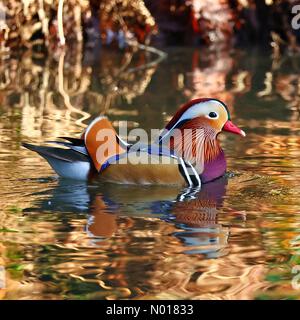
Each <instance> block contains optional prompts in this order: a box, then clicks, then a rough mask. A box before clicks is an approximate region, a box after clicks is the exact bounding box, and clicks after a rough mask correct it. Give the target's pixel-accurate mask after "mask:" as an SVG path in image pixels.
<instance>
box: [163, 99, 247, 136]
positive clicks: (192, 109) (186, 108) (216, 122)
mask: <svg viewBox="0 0 300 320" xmlns="http://www.w3.org/2000/svg"><path fill="white" fill-rule="evenodd" d="M188 128H191V129H197V128H204V129H207V130H206V132H208V133H209V134H210V135H212V136H214V137H216V136H217V135H218V134H219V133H220V132H222V131H228V132H231V133H235V134H238V135H241V136H243V137H245V136H246V134H245V132H244V131H243V130H241V129H240V128H238V127H237V126H236V125H235V124H233V122H232V121H231V119H230V114H229V110H228V108H227V106H226V105H225V103H223V102H222V101H220V100H217V99H212V98H200V99H194V100H191V101H189V102H188V103H186V104H185V105H183V106H182V107H181V108H180V109H179V110H178V111H177V112H176V114H175V115H174V116H173V118H172V119H171V121H170V122H169V123H168V124H167V126H166V129H167V130H168V131H171V130H173V129H188Z"/></svg>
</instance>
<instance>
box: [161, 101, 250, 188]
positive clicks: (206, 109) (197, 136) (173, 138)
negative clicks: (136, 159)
mask: <svg viewBox="0 0 300 320" xmlns="http://www.w3.org/2000/svg"><path fill="white" fill-rule="evenodd" d="M223 131H228V132H231V133H235V134H238V135H241V136H243V137H244V136H245V135H246V134H245V132H244V131H243V130H241V129H240V128H238V127H237V126H236V125H235V124H233V123H232V121H231V119H230V114H229V111H228V108H227V106H226V105H225V103H223V102H222V101H220V100H217V99H211V98H202V99H195V100H191V101H190V102H188V103H186V104H185V105H183V106H182V107H181V108H180V109H179V110H178V111H177V112H176V114H175V115H174V116H173V118H172V119H171V121H170V122H169V123H168V124H167V126H166V128H165V130H164V131H163V132H162V134H161V136H160V140H159V141H160V142H161V143H166V144H168V146H169V147H170V148H171V149H172V150H173V151H174V152H175V153H176V154H177V155H179V156H181V157H182V158H183V159H184V160H185V161H186V162H189V163H191V164H193V165H194V166H195V168H196V170H197V172H198V173H199V174H200V175H201V179H202V181H204V182H206V181H211V180H213V179H215V178H217V177H220V176H222V175H223V174H224V173H225V171H226V160H225V156H224V153H223V151H222V149H221V147H220V145H219V143H218V140H217V136H218V134H219V133H221V132H223Z"/></svg>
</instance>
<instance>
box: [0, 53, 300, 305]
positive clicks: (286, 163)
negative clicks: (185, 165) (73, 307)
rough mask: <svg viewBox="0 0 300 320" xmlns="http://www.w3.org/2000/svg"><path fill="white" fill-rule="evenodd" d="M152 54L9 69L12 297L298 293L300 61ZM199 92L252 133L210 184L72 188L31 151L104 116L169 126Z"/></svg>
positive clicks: (42, 60)
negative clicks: (27, 145) (30, 144)
mask: <svg viewBox="0 0 300 320" xmlns="http://www.w3.org/2000/svg"><path fill="white" fill-rule="evenodd" d="M153 59H154V60H155V57H154V56H153V55H152V54H149V53H146V52H141V51H138V52H131V51H126V52H122V53H121V52H114V51H111V50H110V51H107V50H106V49H103V48H95V49H93V51H87V50H85V51H82V50H78V51H77V54H76V55H74V56H73V55H71V53H68V52H58V53H57V54H55V55H53V56H49V57H44V56H42V55H41V54H37V53H35V54H33V55H32V53H31V52H24V53H23V55H22V57H21V58H20V57H19V56H18V57H17V56H15V57H11V59H10V60H3V61H1V65H0V70H1V72H0V102H1V107H0V128H1V131H0V183H1V191H0V194H1V197H0V199H1V200H0V205H1V212H0V267H1V266H2V267H4V268H0V282H1V280H2V279H3V278H4V275H5V280H6V281H5V282H6V288H3V289H1V288H0V298H3V299H14V298H34V299H39V298H42V299H46V298H51V299H59V298H80V299H90V298H93V299H121V298H125V299H127V298H137V299H142V298H155V299H158V298H194V299H234V298H241V299H254V298H256V299H266V298H285V299H287V298H289V299H295V298H298V299H299V297H300V291H299V290H297V288H296V287H295V286H294V287H293V286H292V280H293V278H294V277H295V275H296V274H295V273H294V274H293V273H292V270H293V267H295V266H297V265H300V258H299V257H300V252H299V232H300V209H299V208H300V202H299V190H300V189H299V183H298V181H299V178H300V167H299V155H300V151H299V150H300V148H299V147H300V138H299V128H300V126H299V124H300V119H299V110H300V91H299V70H300V69H299V67H300V66H299V58H298V57H282V58H280V59H279V58H276V59H277V60H276V59H273V60H272V59H271V58H270V57H269V55H268V54H266V53H261V52H259V51H253V52H244V51H242V50H240V51H239V50H236V51H235V52H232V53H228V52H209V51H207V52H206V51H204V50H203V49H201V50H200V49H192V48H173V49H172V50H170V52H168V58H167V59H166V60H164V61H162V62H161V63H160V64H156V63H154V64H153V63H152V62H153V61H154V60H153ZM145 66H146V67H145ZM199 96H213V97H216V98H219V99H222V100H224V101H225V102H227V104H228V105H229V107H230V110H231V113H232V117H233V118H235V119H236V122H237V123H239V124H240V125H241V126H242V127H244V128H245V130H246V132H247V133H248V135H247V138H246V140H240V139H238V138H236V137H232V136H230V135H226V136H225V135H223V136H222V137H220V138H221V140H222V144H223V145H224V150H225V151H226V154H227V157H228V166H229V170H230V173H229V174H228V177H226V178H222V179H219V180H216V181H214V182H212V183H209V184H207V185H205V186H203V188H202V189H201V190H189V189H183V190H181V189H178V188H175V187H170V188H166V187H163V188H162V187H154V186H153V187H150V186H142V187H140V186H139V187H134V186H115V185H112V184H106V185H100V186H99V185H96V184H92V183H90V184H83V183H79V182H71V181H62V180H59V179H57V178H56V177H55V175H54V174H53V172H52V171H51V169H50V168H49V167H48V165H47V164H46V163H45V162H44V161H43V160H42V159H40V158H39V157H37V156H36V155H35V154H32V153H31V152H29V151H27V150H25V149H23V148H22V147H21V146H20V142H21V141H22V140H26V141H34V142H41V141H43V140H47V139H52V138H54V137H57V136H59V135H66V134H69V135H76V134H77V133H80V132H81V131H82V129H83V127H84V126H85V125H86V124H87V123H88V122H89V121H90V119H92V118H93V117H95V116H96V115H98V114H100V113H101V114H108V115H109V117H110V119H111V120H112V121H113V122H114V123H115V124H117V123H118V122H117V121H120V120H121V121H122V120H129V121H130V124H131V126H141V127H143V128H146V129H147V130H149V129H150V128H159V127H163V125H164V123H165V121H166V120H167V119H169V118H170V117H171V115H172V114H173V113H174V111H175V110H176V109H177V107H178V106H179V105H180V104H181V103H183V102H185V101H186V100H188V99H190V98H194V97H199ZM294 282H295V279H294Z"/></svg>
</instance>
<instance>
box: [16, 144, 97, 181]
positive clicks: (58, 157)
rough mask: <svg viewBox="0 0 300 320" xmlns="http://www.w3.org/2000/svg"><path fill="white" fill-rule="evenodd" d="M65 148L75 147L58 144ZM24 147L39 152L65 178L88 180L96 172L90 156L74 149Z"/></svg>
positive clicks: (25, 145)
mask: <svg viewBox="0 0 300 320" xmlns="http://www.w3.org/2000/svg"><path fill="white" fill-rule="evenodd" d="M57 143H58V144H62V145H64V146H69V147H70V146H73V145H72V144H71V143H64V142H57ZM22 145H23V147H25V148H27V149H29V150H31V151H35V152H37V153H38V154H39V155H41V156H42V157H43V158H44V159H46V160H47V161H48V163H49V164H50V166H51V167H52V168H53V169H54V170H55V172H56V173H57V174H58V175H60V176H61V177H64V178H69V179H76V180H87V179H88V177H89V176H90V175H91V174H92V173H93V171H95V169H94V167H93V164H92V163H91V161H90V158H89V157H88V155H86V154H84V153H82V152H78V151H76V150H74V149H71V148H68V149H62V148H56V147H48V146H36V145H33V144H30V143H22Z"/></svg>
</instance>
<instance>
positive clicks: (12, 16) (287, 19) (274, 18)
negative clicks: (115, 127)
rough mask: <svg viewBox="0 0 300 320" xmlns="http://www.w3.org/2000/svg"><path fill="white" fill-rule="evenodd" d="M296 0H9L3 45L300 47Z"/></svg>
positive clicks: (3, 5) (5, 5)
mask: <svg viewBox="0 0 300 320" xmlns="http://www.w3.org/2000/svg"><path fill="white" fill-rule="evenodd" d="M296 2H297V1H295V0H205V1H200V0H69V1H64V0H22V1H17V0H4V1H2V2H1V7H0V10H1V11H2V16H3V12H4V13H5V17H6V19H2V22H1V26H0V29H1V30H0V32H1V36H0V41H1V51H2V52H3V51H7V50H12V48H16V47H17V48H21V47H25V48H32V47H35V48H36V49H39V50H43V49H45V48H48V50H52V49H55V48H56V47H57V46H59V45H65V43H67V44H68V45H70V46H72V45H73V44H74V43H75V42H82V41H84V43H87V44H88V45H90V46H94V45H97V43H99V42H101V43H105V44H111V45H115V44H116V45H117V47H119V48H124V47H125V46H126V43H127V42H128V41H132V40H135V41H138V42H139V43H146V44H149V43H150V41H151V40H153V43H156V44H167V45H170V44H171V45H174V44H176V45H184V44H185V45H191V44H193V45H210V46H227V47H228V46H232V45H249V46H253V44H260V45H263V46H270V45H271V46H272V47H273V48H274V50H277V51H280V50H282V49H284V48H288V50H292V51H298V45H299V39H300V37H299V32H298V33H297V31H296V30H293V29H292V28H291V20H292V17H293V16H292V6H293V5H295V4H296Z"/></svg>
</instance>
